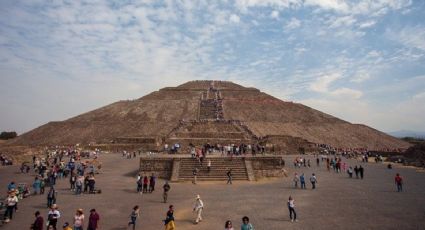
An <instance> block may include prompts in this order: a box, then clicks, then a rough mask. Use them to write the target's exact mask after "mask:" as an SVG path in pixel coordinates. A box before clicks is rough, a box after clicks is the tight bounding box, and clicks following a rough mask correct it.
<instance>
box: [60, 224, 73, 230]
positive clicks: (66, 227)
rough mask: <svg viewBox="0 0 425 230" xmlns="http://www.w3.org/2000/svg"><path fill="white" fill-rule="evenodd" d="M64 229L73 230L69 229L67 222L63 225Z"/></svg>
mask: <svg viewBox="0 0 425 230" xmlns="http://www.w3.org/2000/svg"><path fill="white" fill-rule="evenodd" d="M62 229H63V230H73V229H72V228H71V227H69V223H68V222H65V223H64V224H63V226H62Z"/></svg>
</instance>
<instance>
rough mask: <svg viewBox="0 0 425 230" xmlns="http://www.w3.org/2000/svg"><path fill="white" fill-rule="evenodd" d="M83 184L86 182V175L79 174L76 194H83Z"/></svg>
mask: <svg viewBox="0 0 425 230" xmlns="http://www.w3.org/2000/svg"><path fill="white" fill-rule="evenodd" d="M83 184H84V177H83V176H81V175H80V176H78V178H77V181H76V182H75V187H76V189H75V194H76V195H81V192H82V191H83Z"/></svg>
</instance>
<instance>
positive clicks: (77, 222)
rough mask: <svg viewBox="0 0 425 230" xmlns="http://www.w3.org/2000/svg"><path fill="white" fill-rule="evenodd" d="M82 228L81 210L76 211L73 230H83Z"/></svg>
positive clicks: (82, 215)
mask: <svg viewBox="0 0 425 230" xmlns="http://www.w3.org/2000/svg"><path fill="white" fill-rule="evenodd" d="M83 228H84V214H83V209H81V208H79V209H77V212H76V213H75V216H74V230H83Z"/></svg>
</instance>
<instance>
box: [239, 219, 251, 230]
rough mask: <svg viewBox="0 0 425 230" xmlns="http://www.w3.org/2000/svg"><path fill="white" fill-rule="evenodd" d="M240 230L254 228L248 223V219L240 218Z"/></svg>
mask: <svg viewBox="0 0 425 230" xmlns="http://www.w3.org/2000/svg"><path fill="white" fill-rule="evenodd" d="M241 230H254V226H252V224H251V223H249V218H248V217H247V216H244V217H242V226H241Z"/></svg>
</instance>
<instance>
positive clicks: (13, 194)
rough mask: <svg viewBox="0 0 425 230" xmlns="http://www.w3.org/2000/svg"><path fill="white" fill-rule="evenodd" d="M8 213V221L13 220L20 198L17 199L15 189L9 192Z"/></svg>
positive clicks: (7, 199) (7, 200) (6, 213)
mask: <svg viewBox="0 0 425 230" xmlns="http://www.w3.org/2000/svg"><path fill="white" fill-rule="evenodd" d="M5 203H6V212H5V213H4V216H5V218H6V219H8V220H11V219H12V218H13V211H14V210H15V207H16V205H17V204H18V197H16V192H15V189H12V190H10V191H9V196H8V197H7V198H6V201H5Z"/></svg>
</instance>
